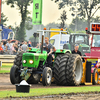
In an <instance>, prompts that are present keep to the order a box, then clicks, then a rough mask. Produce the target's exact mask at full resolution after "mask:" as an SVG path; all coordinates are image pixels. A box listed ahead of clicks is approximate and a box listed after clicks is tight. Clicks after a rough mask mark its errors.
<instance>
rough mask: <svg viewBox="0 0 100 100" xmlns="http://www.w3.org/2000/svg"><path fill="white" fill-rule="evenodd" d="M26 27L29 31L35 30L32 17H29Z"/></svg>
mask: <svg viewBox="0 0 100 100" xmlns="http://www.w3.org/2000/svg"><path fill="white" fill-rule="evenodd" d="M25 27H26V29H27V30H31V29H32V28H33V24H32V18H31V17H27V18H26V21H25Z"/></svg>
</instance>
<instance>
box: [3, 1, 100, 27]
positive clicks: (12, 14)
mask: <svg viewBox="0 0 100 100" xmlns="http://www.w3.org/2000/svg"><path fill="white" fill-rule="evenodd" d="M3 1H4V0H3ZM28 9H29V11H30V12H31V14H30V16H31V17H32V9H33V4H31V6H29V7H28ZM63 10H64V9H62V10H58V5H57V4H55V3H54V1H51V0H43V13H42V23H43V24H44V25H46V24H48V23H52V22H55V23H58V22H59V21H58V19H59V17H60V15H61V13H62V11H63ZM65 10H66V11H67V17H68V19H67V20H66V24H70V23H71V21H72V16H71V13H70V12H69V9H68V8H67V7H66V8H65ZM2 12H3V13H4V14H5V15H6V16H7V17H8V19H9V21H7V23H6V24H7V25H13V26H15V22H16V25H19V24H20V21H21V16H20V13H19V10H18V8H17V7H15V8H11V7H10V6H8V5H6V4H3V5H2ZM99 12H100V11H98V12H97V13H96V15H97V14H99Z"/></svg>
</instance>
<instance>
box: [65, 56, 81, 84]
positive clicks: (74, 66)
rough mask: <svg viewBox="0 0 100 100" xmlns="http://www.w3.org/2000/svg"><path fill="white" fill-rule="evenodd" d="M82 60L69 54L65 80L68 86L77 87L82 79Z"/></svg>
mask: <svg viewBox="0 0 100 100" xmlns="http://www.w3.org/2000/svg"><path fill="white" fill-rule="evenodd" d="M82 72H83V66H82V59H81V56H80V55H77V54H70V57H69V59H68V63H67V67H66V80H67V84H68V85H79V84H80V83H81V79H82Z"/></svg>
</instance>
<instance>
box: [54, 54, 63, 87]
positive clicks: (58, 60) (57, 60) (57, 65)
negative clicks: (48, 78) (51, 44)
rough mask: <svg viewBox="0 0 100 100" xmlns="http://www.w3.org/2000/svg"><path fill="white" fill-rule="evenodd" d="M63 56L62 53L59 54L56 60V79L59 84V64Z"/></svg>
mask: <svg viewBox="0 0 100 100" xmlns="http://www.w3.org/2000/svg"><path fill="white" fill-rule="evenodd" d="M61 56H62V55H61V54H60V55H58V56H57V57H56V59H55V62H54V79H55V83H56V84H57V85H60V84H59V64H60V59H61Z"/></svg>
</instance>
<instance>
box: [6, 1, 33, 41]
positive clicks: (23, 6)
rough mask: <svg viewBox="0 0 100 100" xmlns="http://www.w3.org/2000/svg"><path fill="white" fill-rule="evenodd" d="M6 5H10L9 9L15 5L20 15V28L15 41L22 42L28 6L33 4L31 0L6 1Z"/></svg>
mask: <svg viewBox="0 0 100 100" xmlns="http://www.w3.org/2000/svg"><path fill="white" fill-rule="evenodd" d="M6 2H7V5H11V7H15V5H17V7H18V10H19V11H20V14H21V23H20V27H19V29H18V31H17V33H16V39H17V40H19V41H20V40H24V39H25V35H26V30H25V21H26V18H27V15H28V14H29V11H28V6H30V4H31V3H32V2H33V0H6Z"/></svg>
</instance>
